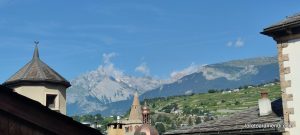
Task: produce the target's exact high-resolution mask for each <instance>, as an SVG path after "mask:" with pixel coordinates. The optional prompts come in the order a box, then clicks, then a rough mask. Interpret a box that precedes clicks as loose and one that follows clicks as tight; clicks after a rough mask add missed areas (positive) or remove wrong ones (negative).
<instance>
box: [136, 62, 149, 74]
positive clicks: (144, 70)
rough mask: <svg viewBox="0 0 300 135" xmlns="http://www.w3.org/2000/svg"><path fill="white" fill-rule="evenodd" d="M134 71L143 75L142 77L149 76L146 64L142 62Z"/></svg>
mask: <svg viewBox="0 0 300 135" xmlns="http://www.w3.org/2000/svg"><path fill="white" fill-rule="evenodd" d="M135 71H137V72H140V73H143V74H144V75H149V74H150V69H149V67H148V66H147V63H145V62H143V63H142V64H140V65H139V66H137V67H136V68H135Z"/></svg>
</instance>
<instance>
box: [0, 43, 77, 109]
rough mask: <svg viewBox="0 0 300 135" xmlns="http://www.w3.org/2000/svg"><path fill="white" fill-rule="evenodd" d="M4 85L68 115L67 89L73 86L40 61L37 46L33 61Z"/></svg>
mask: <svg viewBox="0 0 300 135" xmlns="http://www.w3.org/2000/svg"><path fill="white" fill-rule="evenodd" d="M3 85H5V86H7V87H9V88H12V89H13V90H14V91H15V92H17V93H19V94H21V95H23V96H26V97H28V98H30V99H33V100H36V101H38V102H40V103H41V104H43V105H45V106H47V107H49V108H50V109H52V110H55V111H57V112H60V113H62V114H66V89H67V88H68V87H70V86H71V84H70V83H69V82H68V81H67V80H66V79H64V78H63V77H62V76H61V75H59V74H58V73H57V72H55V71H54V70H53V69H52V68H50V67H49V66H48V65H47V64H45V63H44V62H43V61H42V60H41V59H40V57H39V51H38V47H37V45H36V46H35V50H34V54H33V57H32V59H31V60H30V61H29V62H28V63H27V64H26V65H25V66H24V67H22V68H21V69H20V70H19V71H18V72H16V73H15V74H14V75H13V76H11V77H10V78H9V79H8V80H7V81H5V82H4V83H3Z"/></svg>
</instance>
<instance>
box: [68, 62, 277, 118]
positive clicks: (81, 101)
mask: <svg viewBox="0 0 300 135" xmlns="http://www.w3.org/2000/svg"><path fill="white" fill-rule="evenodd" d="M111 69H112V68H111V67H104V66H100V67H99V68H98V69H96V70H94V71H91V72H87V73H85V74H83V75H81V76H79V77H77V78H75V79H74V80H73V81H71V84H72V86H71V87H70V88H69V89H68V90H67V112H68V115H78V114H89V113H101V114H103V115H122V114H124V113H125V112H126V111H128V109H129V108H130V105H131V102H132V98H133V94H134V93H135V92H138V93H139V94H140V99H141V100H142V99H144V98H155V97H168V96H175V95H184V94H191V93H206V92H207V91H208V90H210V89H233V88H237V87H240V86H244V85H257V84H261V83H266V82H270V81H273V80H275V79H278V78H279V72H278V71H279V69H278V63H277V59H276V57H259V58H250V59H243V60H233V61H229V62H222V63H217V64H210V65H204V66H198V67H197V68H196V70H194V71H193V72H191V73H189V74H183V75H182V74H181V75H180V77H176V79H174V78H173V79H169V80H160V79H156V78H152V77H149V76H145V77H135V76H130V75H125V74H124V73H121V72H118V71H115V70H113V71H112V70H111Z"/></svg>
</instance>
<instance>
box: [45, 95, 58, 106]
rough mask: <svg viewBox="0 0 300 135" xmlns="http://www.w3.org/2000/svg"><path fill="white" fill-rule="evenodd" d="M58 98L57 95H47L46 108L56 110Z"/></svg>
mask: <svg viewBox="0 0 300 135" xmlns="http://www.w3.org/2000/svg"><path fill="white" fill-rule="evenodd" d="M56 97H57V95H54V94H47V96H46V106H47V107H49V108H51V109H55V107H56V103H55V101H56Z"/></svg>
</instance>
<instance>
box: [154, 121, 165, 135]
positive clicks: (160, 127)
mask: <svg viewBox="0 0 300 135" xmlns="http://www.w3.org/2000/svg"><path fill="white" fill-rule="evenodd" d="M155 128H156V129H157V131H158V133H159V134H160V135H161V134H163V133H164V132H165V131H166V128H165V126H164V124H162V123H157V124H156V125H155Z"/></svg>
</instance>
